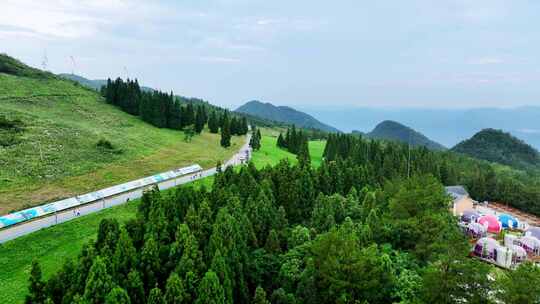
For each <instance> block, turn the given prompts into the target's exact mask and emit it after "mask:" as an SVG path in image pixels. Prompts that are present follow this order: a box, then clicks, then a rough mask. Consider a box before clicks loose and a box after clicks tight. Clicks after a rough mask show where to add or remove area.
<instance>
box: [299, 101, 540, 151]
mask: <svg viewBox="0 0 540 304" xmlns="http://www.w3.org/2000/svg"><path fill="white" fill-rule="evenodd" d="M300 109H301V110H302V108H300ZM308 112H309V113H310V114H311V115H313V116H314V117H315V118H317V119H320V120H323V121H325V122H327V123H329V124H331V125H333V126H335V127H336V128H338V129H340V130H343V131H352V130H359V131H361V132H369V131H370V130H372V129H373V128H374V127H375V126H376V125H377V124H378V123H379V122H381V121H383V120H393V121H397V122H399V123H402V124H404V125H407V126H409V127H411V128H413V129H415V130H417V131H419V132H421V133H422V134H424V135H425V136H427V137H428V138H430V139H432V140H435V141H436V142H438V143H441V144H443V145H445V146H447V147H452V146H454V145H456V144H457V143H459V142H461V141H462V140H464V139H466V138H470V137H472V136H473V135H474V134H476V133H478V132H479V131H481V130H483V129H488V128H493V129H502V130H505V131H507V132H509V133H510V134H512V135H514V136H516V137H518V138H521V139H523V140H524V141H525V142H527V143H528V144H530V145H532V146H533V147H535V148H537V149H540V119H539V117H540V107H519V108H511V109H499V108H477V109H421V108H415V109H381V108H379V109H378V108H357V107H350V108H348V107H342V108H338V107H328V108H314V107H313V108H309V111H308Z"/></svg>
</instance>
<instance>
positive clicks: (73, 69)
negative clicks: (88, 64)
mask: <svg viewBox="0 0 540 304" xmlns="http://www.w3.org/2000/svg"><path fill="white" fill-rule="evenodd" d="M69 59H71V75H75V68H76V67H77V64H76V63H75V58H73V56H69Z"/></svg>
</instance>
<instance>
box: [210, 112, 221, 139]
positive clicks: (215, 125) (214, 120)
mask: <svg viewBox="0 0 540 304" xmlns="http://www.w3.org/2000/svg"><path fill="white" fill-rule="evenodd" d="M208 129H209V130H210V133H214V134H216V133H218V132H219V119H218V117H217V114H216V111H212V113H210V117H209V118H208Z"/></svg>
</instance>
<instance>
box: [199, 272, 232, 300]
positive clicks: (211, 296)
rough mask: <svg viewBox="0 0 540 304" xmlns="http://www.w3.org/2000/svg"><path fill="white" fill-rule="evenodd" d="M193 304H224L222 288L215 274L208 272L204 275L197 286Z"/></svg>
mask: <svg viewBox="0 0 540 304" xmlns="http://www.w3.org/2000/svg"><path fill="white" fill-rule="evenodd" d="M195 304H225V294H224V292H223V287H222V286H221V284H220V283H219V278H218V276H217V275H216V273H215V272H213V271H211V270H209V271H208V272H206V274H205V275H204V278H203V279H202V281H201V283H200V285H199V289H198V292H197V300H196V301H195Z"/></svg>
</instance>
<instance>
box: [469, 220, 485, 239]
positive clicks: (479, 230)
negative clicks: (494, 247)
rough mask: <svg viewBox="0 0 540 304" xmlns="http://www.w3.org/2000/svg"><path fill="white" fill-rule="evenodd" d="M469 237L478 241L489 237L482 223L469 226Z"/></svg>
mask: <svg viewBox="0 0 540 304" xmlns="http://www.w3.org/2000/svg"><path fill="white" fill-rule="evenodd" d="M467 235H469V236H470V237H472V238H475V239H478V238H481V237H485V236H486V235H487V229H486V227H485V226H484V225H482V224H480V223H470V224H468V225H467Z"/></svg>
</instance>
